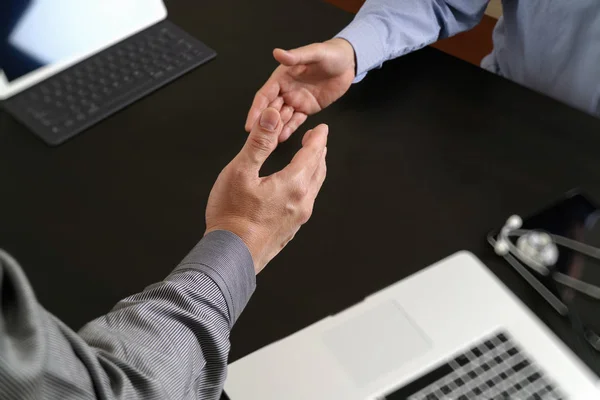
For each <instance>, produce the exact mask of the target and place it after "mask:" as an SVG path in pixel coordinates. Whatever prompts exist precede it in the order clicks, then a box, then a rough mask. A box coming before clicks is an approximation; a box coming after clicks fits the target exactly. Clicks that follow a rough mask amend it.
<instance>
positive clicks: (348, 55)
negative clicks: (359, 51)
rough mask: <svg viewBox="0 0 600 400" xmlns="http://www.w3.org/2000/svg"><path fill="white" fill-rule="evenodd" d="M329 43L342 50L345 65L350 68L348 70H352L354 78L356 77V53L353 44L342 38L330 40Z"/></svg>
mask: <svg viewBox="0 0 600 400" xmlns="http://www.w3.org/2000/svg"><path fill="white" fill-rule="evenodd" d="M328 42H329V43H331V44H333V45H335V46H337V47H339V48H340V49H341V54H342V58H343V60H344V63H345V64H346V65H347V66H348V69H351V70H352V72H353V73H354V76H356V52H355V51H354V46H352V43H350V42H349V41H348V40H346V39H344V38H341V37H336V38H333V39H330V40H329V41H328Z"/></svg>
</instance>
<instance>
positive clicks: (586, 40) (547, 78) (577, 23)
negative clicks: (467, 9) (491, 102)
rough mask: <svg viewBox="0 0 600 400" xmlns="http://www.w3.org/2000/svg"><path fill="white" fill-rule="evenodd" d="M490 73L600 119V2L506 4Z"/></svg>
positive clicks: (510, 0)
mask: <svg viewBox="0 0 600 400" xmlns="http://www.w3.org/2000/svg"><path fill="white" fill-rule="evenodd" d="M503 8H504V16H503V17H502V18H501V19H500V20H499V21H498V24H497V26H496V29H495V31H494V51H493V53H492V54H491V55H490V56H488V57H486V59H484V61H483V62H482V65H483V66H484V67H485V68H488V69H490V70H495V71H496V72H498V73H500V74H501V75H503V76H505V77H507V78H509V79H512V80H514V81H516V82H518V83H520V84H523V85H525V86H527V87H530V88H532V89H535V90H538V91H540V92H542V93H545V94H547V95H549V96H551V97H554V98H556V99H558V100H561V101H563V102H565V103H567V104H570V105H572V106H574V107H577V108H579V109H582V110H585V111H587V112H590V113H593V114H596V115H600V0H503Z"/></svg>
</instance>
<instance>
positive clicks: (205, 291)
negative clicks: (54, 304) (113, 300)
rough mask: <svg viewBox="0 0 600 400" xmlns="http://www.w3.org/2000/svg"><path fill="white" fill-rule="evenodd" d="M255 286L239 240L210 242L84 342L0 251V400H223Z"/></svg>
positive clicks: (85, 332) (97, 324)
mask: <svg viewBox="0 0 600 400" xmlns="http://www.w3.org/2000/svg"><path fill="white" fill-rule="evenodd" d="M255 286H256V280H255V276H254V264H253V262H252V257H251V256H250V253H249V251H248V249H247V248H246V246H245V245H244V243H243V242H242V241H241V239H240V238H238V237H237V236H236V235H234V234H233V233H231V232H227V231H217V232H212V233H210V234H208V235H206V236H205V237H204V238H203V239H202V240H201V241H200V243H199V244H198V245H197V246H196V247H195V248H194V249H193V250H192V251H191V252H190V254H189V255H188V256H187V257H186V258H185V259H184V260H183V262H182V263H181V264H180V265H179V266H178V267H177V268H176V269H175V270H174V271H173V272H172V273H171V274H170V275H169V276H168V277H167V278H166V279H165V280H164V281H162V282H160V283H156V284H154V285H151V286H149V287H147V288H146V289H144V291H143V292H141V293H138V294H135V295H133V296H131V297H128V298H126V299H124V300H122V301H120V302H119V303H118V304H117V305H116V306H115V307H114V308H113V309H112V310H111V311H110V312H109V313H108V314H106V315H104V316H102V317H99V318H97V319H96V320H94V321H92V322H90V323H88V324H87V325H86V326H84V327H83V328H82V329H81V330H80V331H79V333H78V334H77V333H75V332H74V331H72V330H71V329H69V328H68V327H67V326H66V325H65V324H63V323H62V322H61V321H60V320H59V319H58V318H56V317H55V316H53V315H52V314H50V313H49V312H48V311H46V310H45V309H44V308H43V307H42V306H41V305H40V304H39V303H38V302H37V300H36V298H35V295H34V293H33V290H32V288H31V286H30V285H29V282H28V281H27V279H26V277H25V275H24V273H23V271H22V270H21V269H20V267H19V266H18V264H17V263H16V262H15V261H14V260H13V259H12V258H11V257H10V256H8V255H7V254H6V253H4V252H2V251H0V302H1V304H0V313H1V314H0V399H2V400H10V399H19V400H21V399H61V400H67V399H145V400H146V399H218V398H219V396H220V394H221V391H222V387H223V382H224V380H225V376H226V367H227V356H228V353H229V347H230V345H229V331H230V329H231V327H232V326H233V324H234V322H235V321H236V319H237V317H238V316H239V315H240V313H241V312H242V310H243V308H244V307H245V305H246V303H247V302H248V300H249V298H250V296H251V295H252V293H253V291H254V288H255Z"/></svg>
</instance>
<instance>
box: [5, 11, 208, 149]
mask: <svg viewBox="0 0 600 400" xmlns="http://www.w3.org/2000/svg"><path fill="white" fill-rule="evenodd" d="M215 55H216V53H215V52H214V51H213V50H211V49H210V48H208V47H207V46H206V45H204V44H203V43H202V42H200V41H198V40H196V39H195V38H193V37H192V36H190V35H189V34H187V33H185V32H184V31H183V30H181V29H180V28H178V27H177V26H175V25H174V24H172V23H171V22H169V21H167V20H165V21H163V22H160V23H158V24H156V25H154V26H152V27H150V28H148V29H146V30H144V31H142V32H140V33H138V34H136V35H134V36H132V37H130V38H128V39H125V40H124V41H122V42H120V43H118V44H116V45H114V46H112V47H110V48H109V49H107V50H104V51H102V52H100V53H98V54H97V55H95V56H92V57H91V58H89V59H87V60H85V61H83V62H81V63H79V64H77V65H75V66H73V67H71V68H69V69H67V70H65V71H63V72H61V73H59V74H57V75H55V76H53V77H51V78H49V79H47V80H45V81H43V82H41V83H40V84H37V85H35V86H33V87H31V88H30V89H28V90H26V91H24V92H22V93H20V94H18V95H16V96H14V97H12V98H10V99H9V100H7V101H6V102H5V107H6V109H7V110H9V111H10V112H11V114H13V115H14V116H15V117H16V118H18V119H19V120H20V121H21V122H23V123H24V124H25V125H26V126H27V127H28V128H30V129H31V130H32V131H33V132H34V133H36V134H37V135H38V136H39V137H40V138H42V139H43V140H44V141H46V142H47V143H48V144H54V145H55V144H59V143H61V142H63V141H65V140H66V139H68V138H70V137H72V136H74V135H76V134H78V133H80V132H81V131H83V130H84V129H86V128H88V127H90V126H92V125H94V124H95V123H97V122H99V121H101V120H102V119H104V118H106V117H107V116H109V115H111V114H113V113H114V112H116V111H118V110H120V109H122V108H124V107H126V106H127V105H129V104H131V103H133V102H134V101H136V100H138V99H140V98H142V97H144V96H145V95H147V94H149V93H150V92H152V91H154V90H156V89H158V88H160V87H161V86H163V85H165V84H167V83H168V82H170V81H172V80H173V79H175V78H177V77H179V76H181V75H183V74H184V73H186V72H188V71H190V70H191V69H193V68H195V67H197V66H199V65H201V64H203V63H205V62H207V61H208V60H210V59H212V58H213V57H214V56H215Z"/></svg>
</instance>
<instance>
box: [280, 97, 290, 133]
mask: <svg viewBox="0 0 600 400" xmlns="http://www.w3.org/2000/svg"><path fill="white" fill-rule="evenodd" d="M280 114H281V124H282V125H283V126H284V129H285V126H286V124H288V123H289V122H290V121H291V119H292V117H293V116H294V108H293V107H292V106H288V105H284V106H283V107H282V108H281V111H280ZM282 132H283V131H282ZM279 136H280V137H281V135H279Z"/></svg>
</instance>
